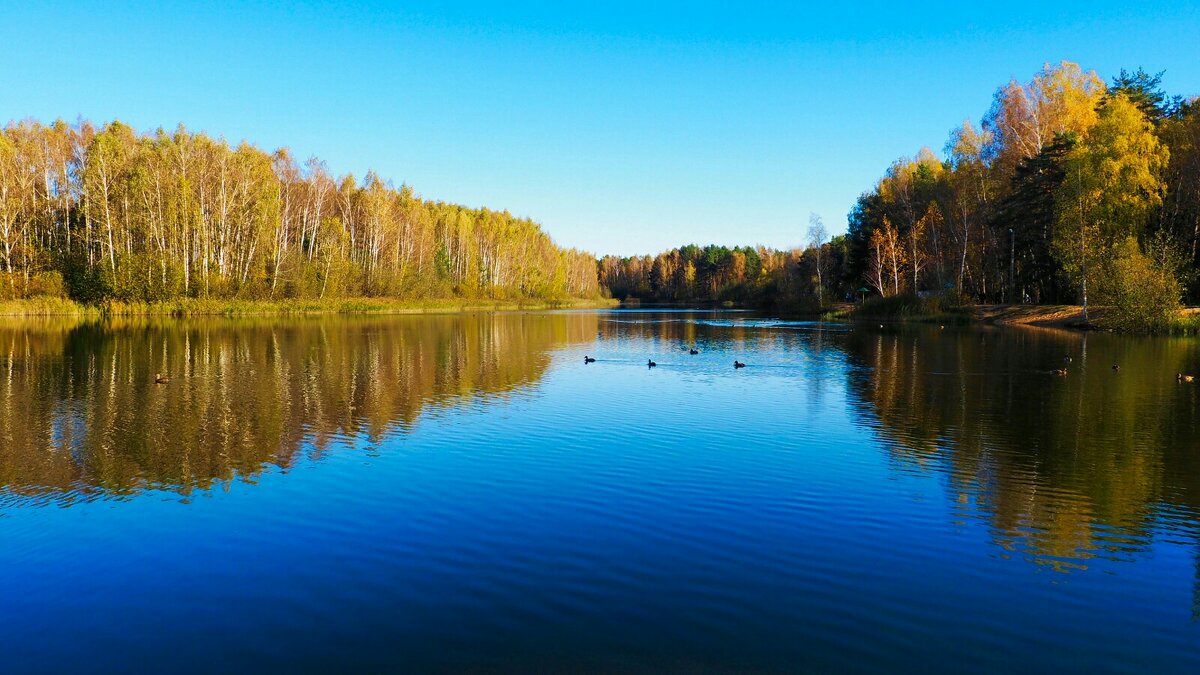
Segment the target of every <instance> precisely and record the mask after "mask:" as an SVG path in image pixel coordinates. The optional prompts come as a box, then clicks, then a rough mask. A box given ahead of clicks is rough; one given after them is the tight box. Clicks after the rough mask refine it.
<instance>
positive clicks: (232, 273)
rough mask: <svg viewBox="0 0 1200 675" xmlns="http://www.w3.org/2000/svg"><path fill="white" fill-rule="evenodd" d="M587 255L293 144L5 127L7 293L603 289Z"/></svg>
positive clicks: (552, 292)
mask: <svg viewBox="0 0 1200 675" xmlns="http://www.w3.org/2000/svg"><path fill="white" fill-rule="evenodd" d="M599 294H600V291H599V288H598V286H597V277H596V262H595V257H594V256H593V255H592V254H589V253H584V252H581V251H576V250H571V249H563V248H561V247H559V246H557V245H555V243H554V242H553V241H552V240H551V239H550V237H549V236H548V235H547V234H546V233H545V232H544V231H543V230H542V229H541V228H540V227H539V225H538V224H537V223H535V222H533V221H532V220H529V219H526V218H518V217H515V216H513V215H512V214H510V213H508V212H507V211H492V210H489V209H486V208H479V209H476V208H467V207H464V206H458V205H455V204H447V203H444V202H437V201H429V200H425V199H422V198H420V197H418V196H417V195H415V194H414V192H413V190H412V188H410V187H409V186H407V185H405V186H401V187H399V188H396V187H394V186H393V185H391V184H390V183H388V182H386V181H385V180H384V179H383V178H381V177H380V176H378V175H377V174H375V173H373V172H369V173H367V174H366V176H365V177H364V178H362V179H361V180H356V179H355V178H354V176H352V175H346V176H341V177H336V178H335V177H334V176H333V175H331V174H330V172H329V170H328V168H327V167H326V165H325V164H324V163H323V162H321V161H320V160H318V159H316V158H312V159H309V160H307V161H305V162H303V163H301V162H299V161H297V159H296V158H294V157H293V156H292V155H291V153H290V152H289V151H288V150H287V149H281V150H277V151H275V152H273V153H269V154H268V153H267V152H264V151H262V150H260V149H258V148H256V147H254V146H252V145H250V144H248V143H241V144H239V145H237V146H231V145H230V144H229V143H228V142H226V141H225V140H224V139H222V138H212V137H210V136H208V135H206V134H203V133H191V132H189V131H188V130H187V129H185V128H184V127H183V126H179V127H178V128H177V129H176V130H175V131H174V132H170V133H168V132H165V131H163V130H162V129H158V130H157V131H155V132H153V133H149V134H139V133H137V132H135V131H134V130H133V129H131V128H130V127H129V126H127V125H125V124H122V123H121V122H117V121H114V122H111V123H109V124H106V125H103V126H101V127H97V126H95V125H93V124H92V123H90V122H87V121H80V122H78V123H76V124H73V125H72V124H67V123H66V122H63V121H61V120H60V121H56V122H54V123H52V124H48V125H47V124H42V123H39V122H36V121H30V120H26V121H21V122H14V123H9V124H8V125H7V126H6V127H5V128H4V129H3V132H2V133H0V299H19V298H28V297H34V296H60V297H61V296H68V297H70V298H72V299H74V300H76V301H79V302H82V303H87V304H100V303H104V302H108V301H122V302H129V303H155V302H161V301H165V300H171V299H174V298H181V297H195V298H239V299H243V298H244V299H280V300H283V299H288V298H331V297H397V298H450V297H464V298H498V299H507V298H537V299H545V300H556V299H563V298H589V297H598V296H599Z"/></svg>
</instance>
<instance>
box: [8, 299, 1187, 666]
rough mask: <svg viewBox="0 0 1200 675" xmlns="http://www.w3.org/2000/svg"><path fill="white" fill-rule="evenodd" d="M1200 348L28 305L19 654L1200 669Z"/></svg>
mask: <svg viewBox="0 0 1200 675" xmlns="http://www.w3.org/2000/svg"><path fill="white" fill-rule="evenodd" d="M691 347H695V348H696V349H697V350H699V352H700V353H699V354H697V355H691V354H689V353H688V348H691ZM1198 347H1200V342H1198V341H1197V340H1195V339H1187V338H1134V337H1124V336H1117V335H1108V334H1082V333H1070V332H1058V331H1049V330H1037V329H1012V328H1010V329H996V328H984V327H973V328H947V329H945V330H942V329H940V328H938V327H936V326H932V327H923V326H921V327H917V326H910V327H900V326H889V327H883V328H880V327H879V326H877V325H869V326H860V325H845V324H820V323H812V322H794V321H780V320H774V319H770V318H763V317H758V316H755V315H753V314H750V313H744V312H719V311H701V312H691V311H611V312H548V313H512V314H494V315H464V316H401V317H386V318H344V317H343V318H321V319H307V320H285V319H248V320H215V319H214V320H137V321H129V322H109V323H106V324H86V323H83V324H81V323H75V322H69V321H66V322H55V321H20V322H14V321H8V322H3V323H0V625H2V626H3V630H0V654H3V670H4V671H6V672H27V671H49V672H82V671H89V672H97V671H99V672H107V671H128V670H154V671H167V672H213V671H228V670H326V671H328V670H339V671H363V670H366V671H396V670H407V671H435V672H457V671H464V670H465V671H505V672H529V671H563V670H568V671H583V672H643V671H673V672H710V671H759V672H762V671H765V672H789V671H790V672H794V671H810V672H811V671H839V672H842V671H878V670H887V671H896V670H920V671H925V672H961V671H964V670H967V671H995V670H1032V671H1050V670H1055V671H1058V670H1071V671H1088V672H1090V671H1118V672H1200V520H1198V518H1200V382H1197V383H1180V382H1177V381H1176V378H1175V374H1176V373H1177V372H1183V373H1197V374H1200V349H1198ZM585 355H587V356H592V357H594V358H596V359H597V360H596V362H595V363H586V364H585V363H584V356H585ZM1067 357H1069V358H1070V361H1069V362H1068V361H1067V360H1066V358H1067ZM648 359H653V360H654V361H656V362H657V364H658V365H657V367H655V368H649V367H647V360H648ZM735 359H737V360H739V361H742V362H745V363H746V364H747V366H746V367H745V368H742V369H734V368H733V362H734V360H735ZM1114 365H1117V366H1119V370H1114V369H1113V367H1112V366H1114ZM1064 366H1065V367H1066V368H1067V374H1066V375H1057V374H1055V373H1054V372H1053V371H1054V370H1055V369H1058V368H1061V367H1064ZM156 372H161V373H165V374H167V375H169V376H170V378H171V381H170V382H169V383H167V384H155V382H154V375H155V373H156Z"/></svg>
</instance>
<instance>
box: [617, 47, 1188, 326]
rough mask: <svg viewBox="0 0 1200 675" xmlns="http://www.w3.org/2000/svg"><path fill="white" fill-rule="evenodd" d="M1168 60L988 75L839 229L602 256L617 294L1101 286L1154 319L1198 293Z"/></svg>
mask: <svg viewBox="0 0 1200 675" xmlns="http://www.w3.org/2000/svg"><path fill="white" fill-rule="evenodd" d="M1162 75H1163V73H1157V74H1151V73H1148V72H1146V71H1145V70H1143V69H1141V68H1139V69H1138V70H1136V71H1133V72H1129V71H1126V70H1122V71H1121V72H1120V73H1119V74H1118V75H1117V76H1115V77H1113V78H1112V80H1111V82H1109V83H1105V82H1104V81H1103V80H1102V79H1100V77H1099V76H1098V75H1096V73H1095V72H1092V71H1085V70H1083V69H1082V68H1081V67H1080V66H1079V65H1077V64H1074V63H1070V62H1066V61H1064V62H1062V63H1059V64H1053V65H1052V64H1047V65H1046V66H1045V67H1044V68H1043V69H1042V70H1041V71H1040V72H1038V73H1036V74H1035V75H1034V76H1033V78H1032V79H1031V80H1029V81H1028V82H1023V83H1022V82H1018V81H1016V80H1013V81H1010V82H1009V83H1007V84H1005V85H1004V86H1002V87H1000V88H999V89H997V90H996V92H995V95H994V97H993V101H992V105H991V108H990V109H989V110H988V111H987V112H986V114H985V115H984V116H983V118H982V119H981V120H980V122H979V123H978V124H976V123H973V122H972V121H971V120H965V121H963V122H962V124H961V125H960V126H958V127H956V128H954V129H953V130H952V131H951V132H950V137H949V139H948V140H947V141H946V144H945V146H944V153H943V155H942V156H941V157H939V156H938V155H937V154H935V153H934V152H933V151H932V150H930V149H929V148H922V149H921V150H920V151H919V152H918V153H917V154H916V155H915V156H911V157H901V158H899V159H897V160H896V161H894V162H893V163H892V164H891V166H889V167H887V169H886V171H885V172H884V174H883V176H882V178H880V179H879V181H878V182H877V183H876V184H875V185H874V186H873V187H872V188H871V189H869V190H867V191H865V192H864V193H863V194H862V195H861V196H860V197H859V199H858V201H857V203H856V205H855V206H854V208H853V210H852V211H851V213H850V214H849V217H848V224H847V234H846V235H844V236H838V237H834V238H832V239H828V238H827V237H826V235H825V228H824V226H823V224H822V223H821V221H820V218H819V217H817V216H812V217H811V219H810V223H809V227H808V230H807V237H806V243H805V245H804V246H803V247H798V248H796V249H793V250H789V251H777V250H771V249H765V248H761V247H759V248H737V249H727V248H723V247H711V246H710V247H706V248H698V247H695V246H685V247H683V248H679V249H675V250H672V251H667V252H664V253H661V254H659V255H658V256H654V257H649V256H647V257H632V258H613V257H609V258H604V259H602V260H601V265H600V282H601V284H602V285H603V286H605V287H607V288H609V289H611V290H612V293H613V295H614V296H615V297H618V298H622V297H625V296H626V295H629V296H634V297H638V298H643V299H644V298H649V299H652V300H654V301H680V302H697V301H711V302H717V301H724V300H731V301H740V302H747V303H750V304H757V305H764V306H782V307H792V308H805V307H807V308H819V307H822V306H826V305H828V304H829V303H830V302H831V301H843V300H852V299H857V298H862V297H868V298H872V299H874V300H875V301H880V300H882V301H885V302H886V300H887V299H889V298H892V299H896V298H917V297H927V296H930V295H938V296H945V297H947V298H948V299H949V300H950V301H952V302H957V303H960V304H969V303H1049V304H1055V303H1063V304H1082V305H1083V307H1084V312H1085V316H1086V312H1087V308H1088V307H1089V305H1092V306H1094V305H1097V304H1103V305H1105V306H1107V307H1109V308H1111V309H1112V310H1113V311H1112V312H1111V313H1110V315H1109V316H1110V318H1111V319H1112V320H1113V321H1114V322H1115V323H1117V324H1118V325H1120V326H1122V327H1129V328H1157V327H1162V326H1163V325H1164V324H1165V323H1167V322H1169V321H1170V319H1171V317H1172V316H1174V314H1175V310H1176V309H1177V308H1178V307H1179V305H1180V302H1181V301H1184V300H1186V301H1187V302H1189V303H1196V302H1197V301H1200V284H1197V283H1196V281H1197V270H1198V269H1200V104H1198V103H1197V102H1196V101H1195V100H1194V99H1190V100H1189V99H1185V98H1184V97H1182V96H1179V95H1170V94H1168V93H1166V92H1165V91H1164V90H1163V88H1162Z"/></svg>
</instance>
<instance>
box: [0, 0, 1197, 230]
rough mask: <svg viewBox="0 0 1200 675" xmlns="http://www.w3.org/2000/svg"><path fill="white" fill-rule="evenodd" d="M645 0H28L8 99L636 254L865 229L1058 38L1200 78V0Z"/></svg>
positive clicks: (2, 54) (1186, 79) (1108, 57)
mask: <svg viewBox="0 0 1200 675" xmlns="http://www.w3.org/2000/svg"><path fill="white" fill-rule="evenodd" d="M576 4H578V5H579V6H577V7H576V6H573V5H576ZM647 4H649V3H644V2H624V1H615V2H604V3H586V4H585V3H561V2H549V3H534V2H521V1H516V2H506V3H495V4H490V3H454V4H449V3H447V4H435V3H370V2H367V3H358V4H357V5H356V7H354V8H349V9H348V8H345V7H342V6H340V4H338V3H286V4H285V3H261V2H260V3H248V4H245V3H236V4H235V3H220V4H219V5H217V4H214V6H212V7H208V6H201V5H199V4H197V5H184V4H180V5H166V4H164V5H163V6H161V7H155V8H150V6H149V5H146V6H145V7H139V6H138V5H134V4H124V3H119V2H103V3H101V2H95V3H92V2H72V3H53V2H51V3H12V6H10V7H6V8H5V11H4V12H3V22H2V24H0V38H3V39H2V40H0V44H3V45H4V47H3V48H0V72H2V73H3V76H2V77H0V118H2V119H18V118H22V117H29V116H31V117H35V118H39V119H42V120H51V119H53V118H55V117H64V118H67V119H72V120H73V119H74V118H76V117H77V116H80V115H82V116H84V117H87V118H89V119H92V120H96V121H107V120H110V119H113V118H119V119H121V120H123V121H125V122H127V123H129V124H131V125H132V126H134V127H135V128H138V129H142V130H149V129H153V128H155V127H158V126H165V127H168V128H171V127H174V126H175V124H176V123H178V122H181V121H182V122H185V123H186V124H187V125H188V127H189V128H191V129H195V130H204V131H207V132H209V133H211V134H214V135H224V136H225V137H227V138H228V139H230V140H231V141H238V140H241V139H246V140H249V141H251V142H252V143H254V144H256V145H258V146H259V147H262V148H264V149H268V150H270V149H274V148H276V147H279V146H287V147H290V148H291V149H292V150H293V151H294V152H295V153H296V154H297V155H298V156H300V157H307V156H309V155H317V156H319V157H321V158H323V159H325V160H326V161H327V162H328V163H329V166H330V168H331V170H333V171H334V172H335V173H339V174H340V173H346V172H352V173H354V174H355V175H356V176H360V177H361V176H362V175H363V174H364V173H365V172H366V170H367V169H375V170H376V171H378V172H379V173H380V174H381V175H383V176H385V177H387V178H390V179H391V180H393V181H394V182H395V183H396V184H400V183H402V182H405V183H408V184H410V185H412V186H413V187H414V188H415V189H416V191H417V192H418V193H419V194H421V195H423V196H425V197H427V198H432V199H441V200H446V201H454V202H459V203H464V204H469V205H473V206H482V205H486V206H489V207H494V208H501V209H503V208H507V209H509V210H510V211H512V212H513V213H516V214H519V215H525V216H530V217H532V218H534V219H536V220H538V221H539V222H541V223H543V225H544V226H545V228H546V229H547V230H548V231H549V232H550V234H551V235H552V236H553V237H554V238H555V240H556V241H558V242H559V243H561V244H564V245H568V246H578V247H581V248H585V249H587V250H590V251H593V252H596V253H620V254H632V253H640V252H647V253H654V252H657V251H659V250H662V249H665V248H668V247H671V246H676V245H680V244H684V243H689V242H695V243H701V244H703V243H710V242H713V243H723V244H731V245H732V244H756V243H760V244H767V245H772V246H789V245H794V244H799V243H801V242H802V241H803V238H804V230H805V229H806V227H807V223H808V214H809V212H817V213H820V214H821V215H822V216H823V217H824V218H825V221H826V222H827V224H828V225H829V229H830V230H831V231H832V232H841V231H844V229H845V220H846V213H847V212H848V211H849V209H850V207H851V206H852V205H853V203H854V200H855V198H856V197H857V196H858V194H859V193H860V192H862V191H863V190H865V189H867V188H869V187H870V186H871V185H872V184H873V183H874V181H875V180H877V179H878V177H879V176H880V175H881V174H882V172H883V171H884V170H885V169H886V167H887V165H888V164H889V163H890V162H891V161H892V160H893V159H895V158H896V157H899V156H901V155H911V154H914V153H915V152H916V151H917V150H919V149H920V148H921V146H923V145H928V146H930V147H932V148H933V149H934V150H935V151H938V152H940V151H941V148H942V146H943V144H944V142H945V139H946V137H947V136H948V133H949V131H950V129H951V128H952V127H954V126H955V125H957V124H958V123H960V122H961V121H962V120H963V119H964V118H967V117H970V118H972V119H974V120H978V118H979V117H980V116H981V115H982V114H983V113H984V112H985V111H986V110H987V108H988V106H989V104H990V101H991V97H992V94H993V93H994V91H995V90H996V88H997V87H998V86H999V85H1001V84H1003V83H1004V82H1006V81H1007V80H1008V79H1010V78H1013V77H1016V78H1018V79H1020V80H1022V81H1024V80H1027V79H1029V77H1030V76H1032V74H1033V73H1034V72H1035V71H1036V70H1037V69H1038V68H1040V67H1041V64H1042V63H1044V62H1046V61H1059V60H1062V59H1068V60H1072V61H1076V62H1079V63H1080V64H1081V65H1083V66H1084V67H1085V68H1089V69H1095V70H1096V71H1097V72H1098V73H1099V74H1100V75H1101V76H1102V77H1104V78H1105V79H1108V78H1110V77H1111V76H1112V75H1113V74H1115V73H1116V72H1117V71H1118V70H1119V69H1120V68H1121V67H1126V68H1136V67H1138V66H1143V67H1145V68H1146V69H1147V70H1151V71H1158V70H1166V71H1167V72H1166V75H1165V77H1164V84H1165V85H1166V87H1167V89H1168V90H1169V91H1171V92H1173V93H1183V94H1200V59H1198V58H1197V49H1196V47H1197V44H1200V38H1198V37H1197V36H1200V3H1154V4H1153V6H1151V7H1144V6H1141V5H1140V3H1131V2H1106V1H1103V0H1098V1H1096V2H1087V3H1074V2H1059V3H1050V2H1045V1H1044V0H1043V1H1041V2H1021V1H1018V2H1007V3H990V4H972V3H948V4H941V3H887V4H875V3H858V4H846V5H840V4H838V3H821V4H819V5H814V6H811V7H809V6H803V5H801V4H799V3H752V2H743V3H703V2H690V3H655V4H654V6H652V7H646V6H645V5H647Z"/></svg>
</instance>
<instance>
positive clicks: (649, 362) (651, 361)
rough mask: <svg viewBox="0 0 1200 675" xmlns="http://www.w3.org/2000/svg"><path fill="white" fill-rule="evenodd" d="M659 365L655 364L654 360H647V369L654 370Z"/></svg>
mask: <svg viewBox="0 0 1200 675" xmlns="http://www.w3.org/2000/svg"><path fill="white" fill-rule="evenodd" d="M657 365H658V364H657V363H655V362H654V359H646V367H647V368H653V367H654V366H657Z"/></svg>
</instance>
